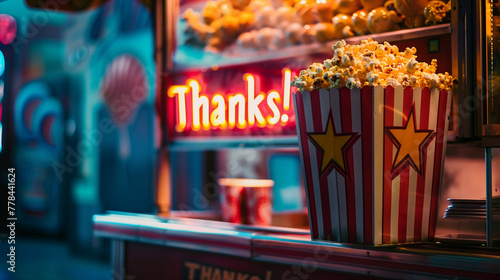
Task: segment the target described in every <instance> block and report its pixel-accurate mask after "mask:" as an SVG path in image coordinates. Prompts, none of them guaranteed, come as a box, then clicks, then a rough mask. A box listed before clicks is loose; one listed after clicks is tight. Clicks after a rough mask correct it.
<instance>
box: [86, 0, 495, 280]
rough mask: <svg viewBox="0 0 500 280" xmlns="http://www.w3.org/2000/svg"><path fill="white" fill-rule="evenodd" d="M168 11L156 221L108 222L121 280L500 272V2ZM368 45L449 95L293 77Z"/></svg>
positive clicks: (161, 17) (164, 9)
mask: <svg viewBox="0 0 500 280" xmlns="http://www.w3.org/2000/svg"><path fill="white" fill-rule="evenodd" d="M436 2H439V3H436ZM422 3H423V4H422ZM153 11H154V16H155V38H156V44H155V46H156V50H155V52H156V62H157V84H156V85H157V89H156V92H157V96H156V98H157V104H156V105H157V106H156V107H157V121H158V126H157V127H158V135H159V137H160V141H159V143H160V148H159V156H158V157H159V158H158V164H157V178H156V180H157V186H156V190H155V193H156V198H155V199H156V206H157V212H156V213H151V214H148V215H146V214H136V213H123V212H109V213H105V214H100V215H95V216H94V232H95V235H96V236H98V237H103V238H109V239H111V241H112V264H113V269H114V274H113V275H114V277H115V278H114V279H189V280H194V279H219V280H230V279H231V280H232V279H234V280H236V279H247V280H258V279H260V280H271V279H365V278H369V279H373V278H384V279H387V278H391V279H392V278H395V279H499V277H500V249H499V243H498V240H499V238H500V227H499V226H500V225H499V219H498V214H499V213H500V212H499V210H500V199H499V198H500V197H499V193H498V190H497V189H498V185H499V183H500V172H499V171H500V154H499V153H498V147H500V136H499V135H500V129H499V125H500V107H499V104H500V103H499V102H498V98H499V97H500V96H499V92H500V91H499V90H498V89H497V87H498V85H500V83H499V82H498V78H497V75H498V73H500V72H498V71H499V69H500V68H499V64H498V60H499V57H498V56H499V54H500V49H499V47H498V46H499V38H500V36H499V33H498V29H499V26H500V22H499V21H498V19H500V14H499V13H500V4H499V3H498V1H476V2H470V1H450V2H449V3H446V2H440V1H430V2H428V1H343V0H341V1H335V0H331V1H330V0H317V1H316V0H307V1H306V0H303V1H293V0H290V1H278V0H276V1H271V0H251V1H250V0H231V1H229V0H218V1H198V0H173V1H156V2H154V3H153ZM417 11H418V12H417ZM497 25H498V26H497ZM369 38H371V39H372V40H374V41H377V42H379V43H381V44H383V42H388V43H389V44H390V45H389V44H388V45H386V46H387V48H386V49H384V51H385V52H386V53H387V55H390V54H391V53H390V52H391V49H390V48H392V50H393V49H394V48H393V46H397V49H399V51H400V52H403V51H405V50H406V52H412V48H415V49H416V50H417V52H416V55H417V60H418V61H419V62H426V63H427V64H428V65H433V67H434V68H435V69H434V70H435V71H436V73H445V72H447V73H449V74H450V75H452V76H453V77H455V78H456V79H455V81H454V83H453V86H452V88H450V89H449V90H447V89H444V88H441V89H436V88H429V87H426V86H424V85H423V84H420V86H417V87H409V86H406V87H404V84H402V85H401V84H393V85H392V86H387V87H380V86H372V84H370V86H364V87H349V88H348V87H346V86H344V85H345V84H344V85H342V86H341V87H339V88H335V87H331V88H326V89H325V88H322V89H319V88H317V89H308V90H302V91H300V92H299V89H298V88H297V87H296V85H297V84H294V83H293V82H292V80H293V79H294V77H296V76H302V74H303V73H304V72H301V70H303V69H308V71H310V72H309V73H312V72H311V71H316V70H314V69H313V68H311V67H309V66H310V65H311V64H313V63H322V62H323V61H325V60H328V59H331V58H332V56H333V54H334V51H335V49H339V48H341V49H342V48H344V45H343V44H342V43H337V42H338V41H339V40H341V39H343V40H344V41H345V42H346V43H347V44H349V45H357V44H370V42H371V41H370V40H368V39H369ZM332 45H335V46H336V47H334V51H332ZM381 46H383V45H381ZM389 46H392V47H389ZM378 48H379V49H378V50H379V51H380V47H378ZM337 53H338V51H337V52H335V54H337ZM392 57H393V58H394V57H395V56H394V55H393V56H392ZM339 59H340V58H339ZM433 59H436V60H437V66H436V65H435V64H434V62H432V61H433ZM342 63H344V62H342ZM326 64H327V62H325V65H326ZM405 65H406V64H405ZM308 67H309V68H308ZM394 67H396V66H394ZM327 68H328V67H327ZM363 71H364V70H363ZM325 75H326V74H325ZM349 75H352V73H350V74H349ZM422 75H424V74H422ZM325 77H326V76H325ZM429 77H430V76H429ZM436 77H437V76H436ZM440 77H441V76H440ZM394 79H395V80H397V79H398V78H397V77H394ZM406 135H411V136H409V137H407V136H406ZM416 139H417V140H416ZM408 147H410V148H408ZM412 147H414V148H412ZM415 151H416V152H415ZM405 153H406V154H405ZM477 154H478V155H479V156H476V155H477ZM447 163H448V164H447ZM467 172H470V173H467ZM462 174H466V175H462ZM462 176H467V178H469V179H470V178H474V179H473V181H472V182H473V183H472V184H469V183H467V181H466V180H465V179H462ZM469 179H467V180H469ZM463 184H465V185H466V188H465V190H464V188H462V187H461V186H462V185H463Z"/></svg>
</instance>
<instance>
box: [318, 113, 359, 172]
mask: <svg viewBox="0 0 500 280" xmlns="http://www.w3.org/2000/svg"><path fill="white" fill-rule="evenodd" d="M308 137H309V140H311V142H312V143H313V144H314V146H316V148H317V149H319V150H320V151H321V152H322V163H321V171H320V175H323V174H324V172H325V171H327V170H329V171H331V169H330V168H331V167H332V166H333V168H336V169H337V170H338V171H339V172H340V173H341V174H342V175H343V176H344V177H346V178H348V177H349V175H348V174H349V172H348V168H347V160H346V153H347V151H348V150H349V149H350V148H351V147H352V145H353V144H354V143H355V142H356V140H357V139H358V138H359V137H358V136H357V133H341V134H337V133H336V132H335V125H334V124H333V120H332V116H331V114H330V116H329V117H328V122H327V124H326V128H325V131H324V132H320V133H315V132H311V133H308Z"/></svg>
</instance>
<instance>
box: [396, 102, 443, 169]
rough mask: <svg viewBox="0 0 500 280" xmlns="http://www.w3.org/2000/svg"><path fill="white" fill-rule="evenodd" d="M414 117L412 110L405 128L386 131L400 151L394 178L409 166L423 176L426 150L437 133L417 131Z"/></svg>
mask: <svg viewBox="0 0 500 280" xmlns="http://www.w3.org/2000/svg"><path fill="white" fill-rule="evenodd" d="M414 115H415V114H414V112H413V108H412V109H411V111H410V115H409V116H408V121H407V122H406V125H405V126H404V127H391V128H387V130H386V133H387V135H388V136H389V138H390V139H391V141H392V142H393V143H394V146H396V148H397V149H398V151H397V153H396V157H395V159H394V163H393V164H392V173H393V176H396V175H397V174H398V173H400V172H399V171H402V169H403V167H404V166H408V165H410V166H412V167H413V168H414V169H415V170H416V171H417V172H418V173H419V174H420V175H422V167H423V163H424V160H423V157H424V148H425V147H426V146H427V145H428V144H429V143H430V140H431V139H432V138H433V137H434V135H435V133H434V131H432V130H424V129H420V130H416V129H415V118H414ZM395 171H396V172H395Z"/></svg>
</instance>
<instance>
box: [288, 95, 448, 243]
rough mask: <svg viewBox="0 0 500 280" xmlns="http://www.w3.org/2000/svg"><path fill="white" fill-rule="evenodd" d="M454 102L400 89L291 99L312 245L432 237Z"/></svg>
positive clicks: (411, 240)
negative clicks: (293, 107)
mask: <svg viewBox="0 0 500 280" xmlns="http://www.w3.org/2000/svg"><path fill="white" fill-rule="evenodd" d="M451 96H452V94H451V92H449V91H446V90H444V89H443V90H439V89H437V88H435V89H432V90H431V89H430V88H419V87H416V88H412V87H405V88H404V87H402V86H396V87H392V86H388V87H385V88H384V87H382V86H376V87H370V86H365V87H363V88H353V89H349V88H347V87H341V88H340V89H337V88H331V89H325V88H322V89H319V90H317V89H313V90H311V91H307V90H304V91H301V92H297V93H296V94H295V95H294V99H295V108H296V118H297V129H298V131H297V133H298V136H299V146H300V153H301V159H302V167H303V171H304V181H305V186H306V195H307V199H308V209H309V218H310V224H311V235H312V238H313V239H319V240H332V241H341V242H350V243H360V244H372V245H380V244H397V243H411V242H419V241H428V240H432V239H433V237H434V232H435V224H436V215H437V202H438V195H439V187H440V184H441V174H442V168H443V161H444V153H445V149H446V137H447V131H448V116H449V113H450V104H451Z"/></svg>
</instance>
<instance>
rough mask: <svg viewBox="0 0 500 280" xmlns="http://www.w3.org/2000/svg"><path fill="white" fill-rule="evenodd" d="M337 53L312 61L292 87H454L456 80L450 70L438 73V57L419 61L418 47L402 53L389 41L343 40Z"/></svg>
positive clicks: (334, 46) (339, 43)
mask: <svg viewBox="0 0 500 280" xmlns="http://www.w3.org/2000/svg"><path fill="white" fill-rule="evenodd" d="M332 48H333V51H334V55H333V58H332V59H327V60H325V61H324V62H323V63H313V64H312V65H310V66H309V67H308V68H307V69H306V70H302V71H300V74H299V77H295V78H294V80H293V81H292V86H294V87H296V88H297V89H298V90H299V91H304V90H308V91H311V90H313V89H321V88H326V89H330V88H332V87H335V88H341V87H343V86H346V87H348V88H349V89H353V88H355V87H357V88H361V87H363V86H377V85H381V86H384V87H386V86H393V87H395V86H399V85H400V86H403V87H408V86H411V87H421V88H423V87H429V88H439V89H445V90H446V91H449V90H451V88H452V86H453V83H454V79H453V77H452V76H450V74H448V72H445V73H444V74H436V68H437V60H436V59H433V60H432V62H431V64H430V65H429V64H427V63H425V62H418V61H417V60H416V58H417V56H416V55H415V53H416V52H417V49H416V48H415V47H413V48H406V50H404V51H403V52H400V51H399V48H398V47H397V46H393V45H391V44H389V43H387V42H384V43H383V44H379V43H378V42H377V41H374V40H372V39H371V38H370V39H367V40H363V41H361V44H360V45H347V44H346V43H345V41H344V40H341V41H338V42H337V43H336V44H335V45H333V47H332Z"/></svg>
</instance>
